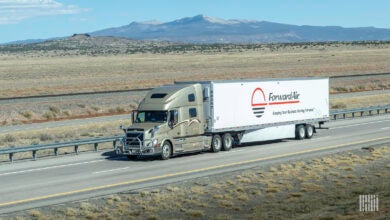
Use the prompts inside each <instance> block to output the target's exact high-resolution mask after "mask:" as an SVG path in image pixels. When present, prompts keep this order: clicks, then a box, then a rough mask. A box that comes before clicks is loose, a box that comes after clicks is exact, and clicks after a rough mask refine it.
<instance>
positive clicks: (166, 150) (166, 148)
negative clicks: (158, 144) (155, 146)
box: [161, 141, 172, 160]
mask: <svg viewBox="0 0 390 220" xmlns="http://www.w3.org/2000/svg"><path fill="white" fill-rule="evenodd" d="M171 154H172V146H171V144H170V143H169V142H168V141H165V142H164V144H163V146H162V151H161V159H163V160H168V159H169V158H170V157H171Z"/></svg>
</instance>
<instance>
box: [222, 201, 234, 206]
mask: <svg viewBox="0 0 390 220" xmlns="http://www.w3.org/2000/svg"><path fill="white" fill-rule="evenodd" d="M219 205H220V206H221V207H233V205H234V203H233V202H232V201H230V200H220V201H219Z"/></svg>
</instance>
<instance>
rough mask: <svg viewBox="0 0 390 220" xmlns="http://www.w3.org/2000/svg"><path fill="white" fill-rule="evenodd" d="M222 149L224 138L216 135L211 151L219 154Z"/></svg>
mask: <svg viewBox="0 0 390 220" xmlns="http://www.w3.org/2000/svg"><path fill="white" fill-rule="evenodd" d="M221 148H222V138H221V136H220V135H219V134H215V135H214V136H213V140H212V141H211V151H212V152H214V153H217V152H219V151H220V150H221Z"/></svg>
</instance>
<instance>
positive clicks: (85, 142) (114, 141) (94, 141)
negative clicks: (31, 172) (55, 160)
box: [0, 136, 121, 163]
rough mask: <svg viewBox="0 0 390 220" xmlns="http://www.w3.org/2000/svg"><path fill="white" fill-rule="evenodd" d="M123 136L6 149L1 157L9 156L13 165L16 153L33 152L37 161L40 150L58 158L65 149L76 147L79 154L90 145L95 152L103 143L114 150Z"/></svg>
mask: <svg viewBox="0 0 390 220" xmlns="http://www.w3.org/2000/svg"><path fill="white" fill-rule="evenodd" d="M120 137H121V136H112V137H102V138H94V139H85V140H77V141H69V142H61V143H51V144H39V145H38V144H37V145H30V146H25V147H17V148H15V147H12V148H6V149H0V155H2V154H8V155H9V160H10V161H11V163H12V162H13V160H14V154H15V153H22V152H29V151H31V152H32V158H33V159H34V160H36V156H37V151H39V150H50V149H52V150H54V155H55V156H58V149H59V148H64V147H74V152H75V153H76V154H78V152H79V146H80V145H88V144H93V145H94V148H95V151H98V150H99V148H98V146H99V144H101V143H107V142H112V144H113V147H114V149H116V147H117V141H118V140H119V138H120Z"/></svg>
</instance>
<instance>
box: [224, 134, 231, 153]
mask: <svg viewBox="0 0 390 220" xmlns="http://www.w3.org/2000/svg"><path fill="white" fill-rule="evenodd" d="M222 145H223V150H224V151H229V150H231V149H232V146H233V137H232V135H231V134H230V133H226V134H224V135H222Z"/></svg>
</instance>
